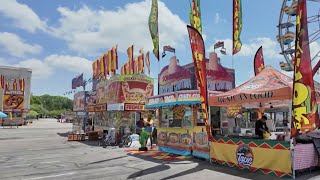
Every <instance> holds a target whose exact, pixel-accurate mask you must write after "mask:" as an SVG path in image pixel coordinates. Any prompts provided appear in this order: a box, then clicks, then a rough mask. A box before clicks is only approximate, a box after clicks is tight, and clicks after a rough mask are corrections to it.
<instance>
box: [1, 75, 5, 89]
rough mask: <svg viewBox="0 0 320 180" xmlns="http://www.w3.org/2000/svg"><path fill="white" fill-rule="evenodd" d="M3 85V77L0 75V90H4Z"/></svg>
mask: <svg viewBox="0 0 320 180" xmlns="http://www.w3.org/2000/svg"><path fill="white" fill-rule="evenodd" d="M4 85H5V83H4V75H0V89H4V88H5V86H4Z"/></svg>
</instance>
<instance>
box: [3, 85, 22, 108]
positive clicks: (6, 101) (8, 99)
mask: <svg viewBox="0 0 320 180" xmlns="http://www.w3.org/2000/svg"><path fill="white" fill-rule="evenodd" d="M23 110H24V93H23V91H18V90H17V91H15V90H8V91H5V92H4V95H3V111H5V112H23Z"/></svg>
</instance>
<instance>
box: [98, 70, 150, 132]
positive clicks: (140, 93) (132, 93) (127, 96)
mask: <svg viewBox="0 0 320 180" xmlns="http://www.w3.org/2000/svg"><path fill="white" fill-rule="evenodd" d="M96 91H97V95H96V104H97V105H96V107H97V106H99V107H100V106H103V107H105V110H104V111H101V109H102V108H99V112H96V113H95V114H96V118H95V127H96V128H97V130H103V129H109V128H111V127H115V128H119V129H121V130H123V129H124V128H130V130H131V132H134V129H135V124H136V123H135V121H136V120H138V119H139V118H140V117H142V115H143V113H144V110H145V108H144V106H145V98H147V97H150V96H152V95H153V79H152V78H150V77H148V76H146V75H144V74H127V75H114V76H112V77H111V78H110V79H108V80H105V81H100V82H99V83H98V84H97V87H96ZM96 109H97V110H98V108H96Z"/></svg>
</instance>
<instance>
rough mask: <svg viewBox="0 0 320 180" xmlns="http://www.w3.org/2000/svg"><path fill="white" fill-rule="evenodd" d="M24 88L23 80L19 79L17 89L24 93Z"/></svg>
mask: <svg viewBox="0 0 320 180" xmlns="http://www.w3.org/2000/svg"><path fill="white" fill-rule="evenodd" d="M24 86H25V81H24V79H20V80H19V88H20V91H24Z"/></svg>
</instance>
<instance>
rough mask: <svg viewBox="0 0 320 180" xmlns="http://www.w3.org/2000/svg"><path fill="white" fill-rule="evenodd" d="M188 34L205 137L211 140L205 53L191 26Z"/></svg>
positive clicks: (196, 33)
mask: <svg viewBox="0 0 320 180" xmlns="http://www.w3.org/2000/svg"><path fill="white" fill-rule="evenodd" d="M187 29H188V33H189V40H190V46H191V51H192V57H193V63H194V67H195V74H196V77H197V81H198V88H199V91H200V99H201V109H202V117H203V121H204V123H205V126H206V130H207V135H208V138H209V140H211V139H212V138H213V137H212V133H211V128H210V124H209V121H208V97H207V96H208V94H207V73H206V60H205V59H206V57H205V55H206V53H205V47H204V42H203V39H202V36H201V34H200V32H198V30H197V29H196V28H194V27H192V26H189V25H188V26H187Z"/></svg>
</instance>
